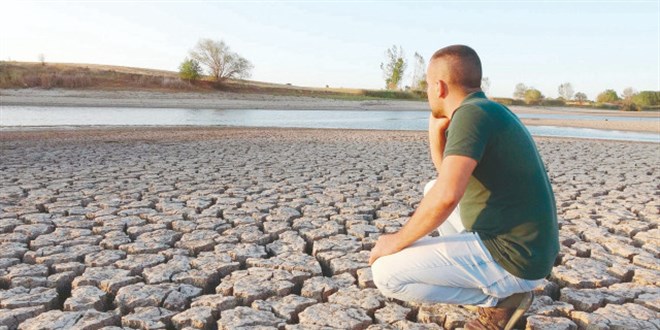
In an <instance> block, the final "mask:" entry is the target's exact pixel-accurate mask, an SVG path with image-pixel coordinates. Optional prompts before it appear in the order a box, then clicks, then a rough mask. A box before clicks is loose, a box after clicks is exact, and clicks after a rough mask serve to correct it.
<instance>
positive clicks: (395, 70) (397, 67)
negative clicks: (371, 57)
mask: <svg viewBox="0 0 660 330" xmlns="http://www.w3.org/2000/svg"><path fill="white" fill-rule="evenodd" d="M385 58H386V59H385V62H384V63H381V64H380V69H381V70H383V76H384V77H385V85H386V86H387V89H397V88H399V85H400V84H401V80H402V79H403V73H404V72H405V71H406V67H407V66H408V63H407V62H406V60H405V59H404V57H403V48H401V46H399V48H397V47H396V46H392V48H389V49H388V50H387V51H385Z"/></svg>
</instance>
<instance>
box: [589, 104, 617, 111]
mask: <svg viewBox="0 0 660 330" xmlns="http://www.w3.org/2000/svg"><path fill="white" fill-rule="evenodd" d="M593 107H594V108H598V109H608V110H617V109H619V107H618V106H617V105H616V104H610V103H594V105H593Z"/></svg>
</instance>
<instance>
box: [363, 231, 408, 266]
mask: <svg viewBox="0 0 660 330" xmlns="http://www.w3.org/2000/svg"><path fill="white" fill-rule="evenodd" d="M395 235H396V234H386V235H380V237H378V241H376V246H374V248H373V249H371V255H370V256H369V266H371V264H373V263H374V262H375V261H376V260H377V259H378V258H380V257H384V256H388V255H390V254H394V253H397V252H399V251H400V250H401V248H398V247H397V245H398V240H397V239H396V236H395Z"/></svg>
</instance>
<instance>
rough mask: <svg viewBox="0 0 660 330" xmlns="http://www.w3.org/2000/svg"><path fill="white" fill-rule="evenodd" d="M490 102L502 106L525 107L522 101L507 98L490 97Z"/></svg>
mask: <svg viewBox="0 0 660 330" xmlns="http://www.w3.org/2000/svg"><path fill="white" fill-rule="evenodd" d="M491 100H493V101H495V102H497V103H500V104H504V105H525V102H523V101H522V100H516V99H511V98H508V97H492V98H491Z"/></svg>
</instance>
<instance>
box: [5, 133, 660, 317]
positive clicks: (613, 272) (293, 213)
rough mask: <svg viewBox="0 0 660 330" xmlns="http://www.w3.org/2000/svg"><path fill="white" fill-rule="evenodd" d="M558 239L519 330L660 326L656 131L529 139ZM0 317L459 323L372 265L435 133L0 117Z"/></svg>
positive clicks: (455, 311) (428, 172)
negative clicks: (380, 280)
mask: <svg viewBox="0 0 660 330" xmlns="http://www.w3.org/2000/svg"><path fill="white" fill-rule="evenodd" d="M537 144H538V146H539V149H540V150H541V153H542V156H543V158H544V160H545V163H546V167H547V169H548V172H549V175H550V177H551V180H552V184H553V188H554V190H555V194H556V199H557V208H558V213H559V221H560V226H561V231H560V241H561V246H562V248H561V254H560V256H559V257H558V258H557V261H556V267H555V268H554V270H553V272H552V274H551V275H550V276H549V278H548V279H547V281H546V282H545V283H544V285H542V286H541V287H539V288H537V289H536V291H535V294H536V299H535V303H534V305H533V306H532V308H531V310H530V311H529V312H528V313H527V315H526V317H525V318H524V320H523V321H522V322H520V323H519V324H518V328H520V329H578V328H588V329H659V328H660V289H659V286H658V284H659V282H660V263H659V262H658V260H659V259H658V257H659V255H660V248H659V244H658V243H659V241H660V229H658V222H659V216H658V212H659V203H658V196H659V188H660V173H658V160H659V159H660V151H659V148H658V144H644V143H623V142H605V141H593V140H566V139H537ZM0 152H1V155H2V157H1V158H0V171H1V172H0V173H1V175H0V186H1V187H0V209H1V210H2V211H1V212H0V254H1V255H0V329H25V330H27V329H120V328H123V329H216V328H217V329H270V328H279V329H334V328H339V329H441V328H445V329H456V328H460V327H462V326H463V324H464V323H465V322H466V320H469V319H471V318H472V317H474V312H472V311H471V310H470V309H467V308H464V307H462V306H452V305H444V304H415V303H404V302H401V301H395V300H390V299H386V298H385V297H383V296H382V295H381V294H380V293H379V292H378V290H377V289H375V288H374V285H373V281H372V279H371V272H370V268H369V267H368V265H367V258H368V255H369V250H370V249H371V248H372V247H373V244H374V242H375V240H376V239H377V237H378V235H380V234H382V233H387V232H394V231H396V230H397V229H398V228H399V227H400V226H401V225H402V223H404V222H405V221H406V220H407V218H408V217H409V216H410V215H411V214H412V212H413V211H414V209H415V207H416V205H417V204H418V203H419V201H420V199H421V197H422V194H421V190H422V187H423V185H424V184H425V183H426V182H427V181H428V180H430V179H432V176H433V168H432V166H431V162H430V158H429V155H428V152H427V144H426V134H425V133H423V132H382V131H380V132H379V131H347V130H290V129H268V130H264V129H242V128H231V129H229V128H224V129H223V128H158V129H154V128H119V129H117V128H114V129H77V130H45V131H23V132H20V131H15V132H1V133H0Z"/></svg>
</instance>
